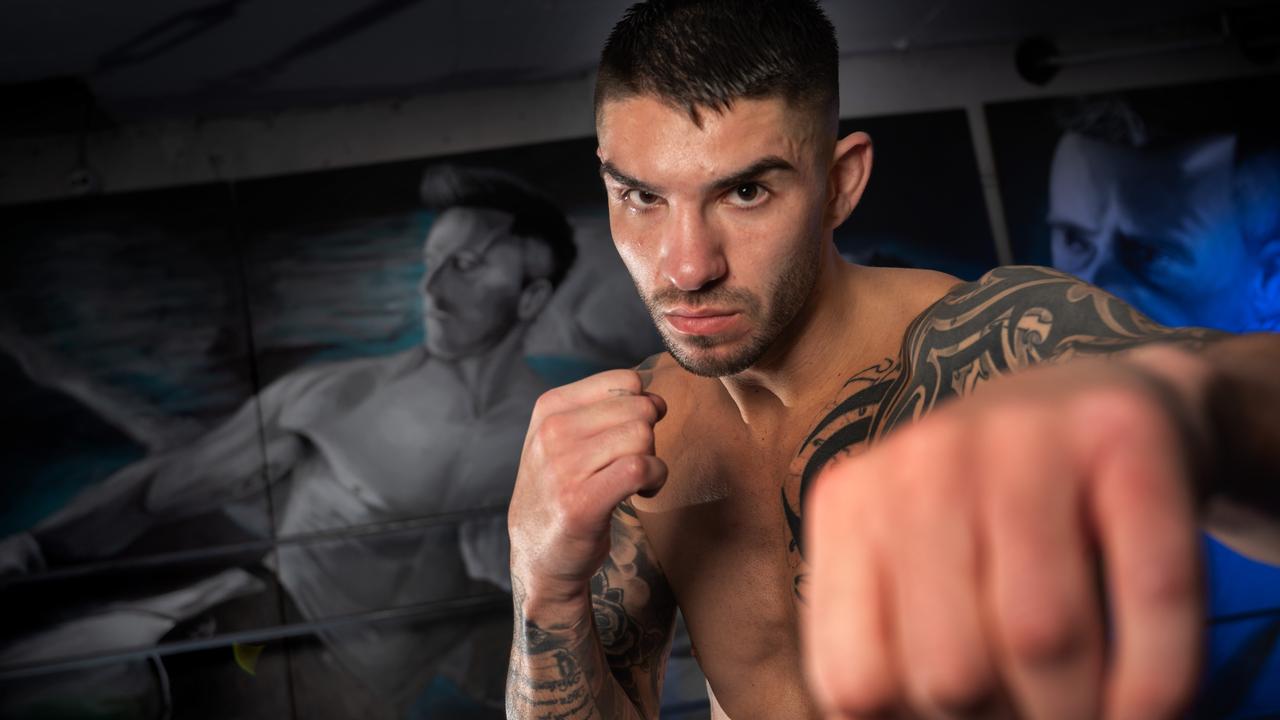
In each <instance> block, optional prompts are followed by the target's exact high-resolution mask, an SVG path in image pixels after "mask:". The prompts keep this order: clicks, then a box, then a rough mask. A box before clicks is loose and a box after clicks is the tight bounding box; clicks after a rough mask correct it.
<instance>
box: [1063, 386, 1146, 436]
mask: <svg viewBox="0 0 1280 720" xmlns="http://www.w3.org/2000/svg"><path fill="white" fill-rule="evenodd" d="M1076 412H1077V413H1079V414H1081V415H1083V416H1084V418H1085V422H1086V423H1087V424H1086V425H1085V427H1092V428H1094V429H1095V431H1096V432H1099V433H1102V434H1103V435H1105V436H1108V437H1112V438H1114V439H1115V440H1116V441H1117V442H1124V441H1126V440H1128V439H1130V438H1132V437H1133V434H1134V433H1135V432H1140V431H1142V429H1143V428H1149V427H1153V426H1155V425H1156V424H1158V423H1161V422H1163V421H1164V418H1163V417H1161V416H1160V414H1159V407H1158V406H1157V404H1156V403H1155V401H1154V400H1153V399H1152V398H1150V397H1148V396H1147V395H1146V394H1145V393H1143V392H1141V391H1140V390H1139V389H1137V388H1130V387H1105V388H1099V389H1096V390H1093V391H1090V392H1084V393H1081V394H1080V396H1079V398H1078V399H1077V400H1076Z"/></svg>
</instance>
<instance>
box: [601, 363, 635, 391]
mask: <svg viewBox="0 0 1280 720" xmlns="http://www.w3.org/2000/svg"><path fill="white" fill-rule="evenodd" d="M606 375H607V377H608V384H609V386H610V387H612V388H617V389H619V390H626V391H628V392H632V393H638V392H640V373H638V372H636V371H635V370H626V369H623V370H610V371H609V372H608V373H606Z"/></svg>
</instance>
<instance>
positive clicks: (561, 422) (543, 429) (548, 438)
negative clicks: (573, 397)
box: [538, 415, 568, 450]
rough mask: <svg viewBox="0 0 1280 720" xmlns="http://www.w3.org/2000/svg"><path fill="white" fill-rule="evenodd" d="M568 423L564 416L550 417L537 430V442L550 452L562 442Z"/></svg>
mask: <svg viewBox="0 0 1280 720" xmlns="http://www.w3.org/2000/svg"><path fill="white" fill-rule="evenodd" d="M567 424H568V421H567V420H566V419H565V417H564V415H550V416H548V417H547V419H546V420H543V421H542V425H541V426H540V427H539V428H538V440H539V442H540V444H541V445H542V447H544V448H546V449H548V450H550V449H552V448H554V447H556V446H558V445H559V444H560V443H562V442H563V441H564V436H565V432H566V431H567V430H568V428H567V427H566V426H567Z"/></svg>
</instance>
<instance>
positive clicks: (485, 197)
mask: <svg viewBox="0 0 1280 720" xmlns="http://www.w3.org/2000/svg"><path fill="white" fill-rule="evenodd" d="M419 194H420V196H421V198H422V203H423V204H424V205H425V206H426V207H427V208H429V209H431V210H440V211H443V210H448V209H449V208H456V207H465V208H480V209H488V210H501V211H502V212H505V213H509V214H510V215H511V216H512V217H513V218H514V219H513V220H512V223H511V234H513V235H518V236H520V237H522V238H525V239H527V240H534V241H537V242H541V243H542V244H543V245H544V246H545V247H546V248H547V249H548V250H549V251H550V254H551V269H550V272H549V273H546V274H545V275H535V276H534V277H530V276H529V268H528V267H526V268H525V273H526V277H525V279H526V280H532V279H537V278H538V277H546V278H547V279H548V280H550V281H551V286H552V287H558V286H559V285H560V282H561V281H562V280H564V276H565V275H566V274H567V273H568V272H569V268H570V267H572V266H573V261H574V258H576V257H577V255H578V248H577V246H576V245H574V244H573V229H572V228H571V227H570V226H569V221H568V220H566V219H565V216H564V213H562V212H561V211H560V208H559V207H557V206H556V204H555V203H554V202H552V200H551V199H550V198H548V197H547V196H545V195H543V194H542V193H540V192H538V191H537V190H535V189H534V188H533V187H532V186H530V185H529V184H528V183H526V182H525V181H523V180H521V179H520V178H518V177H516V176H515V175H511V174H510V173H506V172H503V171H501V170H495V169H493V168H479V167H460V166H457V165H432V166H431V167H428V168H427V170H426V172H424V173H423V175H422V183H421V185H420V186H419Z"/></svg>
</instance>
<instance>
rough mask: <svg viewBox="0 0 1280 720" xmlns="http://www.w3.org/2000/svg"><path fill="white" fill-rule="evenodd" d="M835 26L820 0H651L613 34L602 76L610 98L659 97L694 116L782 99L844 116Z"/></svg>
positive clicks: (602, 93) (599, 97)
mask: <svg viewBox="0 0 1280 720" xmlns="http://www.w3.org/2000/svg"><path fill="white" fill-rule="evenodd" d="M839 54H840V52H839V48H838V46H837V44H836V33H835V28H834V27H832V25H831V21H830V20H828V19H827V16H826V15H825V14H824V13H823V12H822V9H821V8H820V7H818V4H817V2H816V1H815V0H747V1H745V2H744V1H743V0H649V1H648V2H643V3H638V4H636V5H633V6H631V7H630V8H629V9H628V10H627V12H626V14H625V15H623V17H622V20H621V21H619V22H618V24H617V25H616V26H615V27H614V28H613V32H612V33H611V34H610V35H609V39H608V41H607V42H606V43H605V46H604V51H603V52H602V53H601V55H600V70H599V74H598V75H597V77H596V95H595V112H596V118H597V120H598V119H599V117H600V108H601V107H602V106H603V105H604V103H605V102H607V101H609V100H614V99H618V98H624V97H632V96H636V95H642V94H645V95H654V96H657V97H658V98H661V99H662V100H665V101H667V102H669V103H671V104H673V105H675V106H677V107H682V108H684V109H685V110H686V111H688V113H689V117H690V119H692V120H693V122H694V124H696V125H698V126H699V127H701V126H702V121H701V116H700V113H699V111H700V110H703V109H707V110H712V111H714V112H725V111H726V110H728V109H729V107H730V106H731V105H732V104H733V102H734V101H735V100H738V99H740V98H748V99H760V98H766V97H781V98H783V99H784V100H786V101H787V102H788V103H789V104H791V105H792V106H794V107H799V108H805V109H811V110H815V111H823V112H829V113H831V115H832V117H834V116H835V115H836V114H837V113H838V110H839V104H840V98H839V94H840V89H839V82H838V77H837V73H838V70H837V66H838V63H839Z"/></svg>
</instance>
